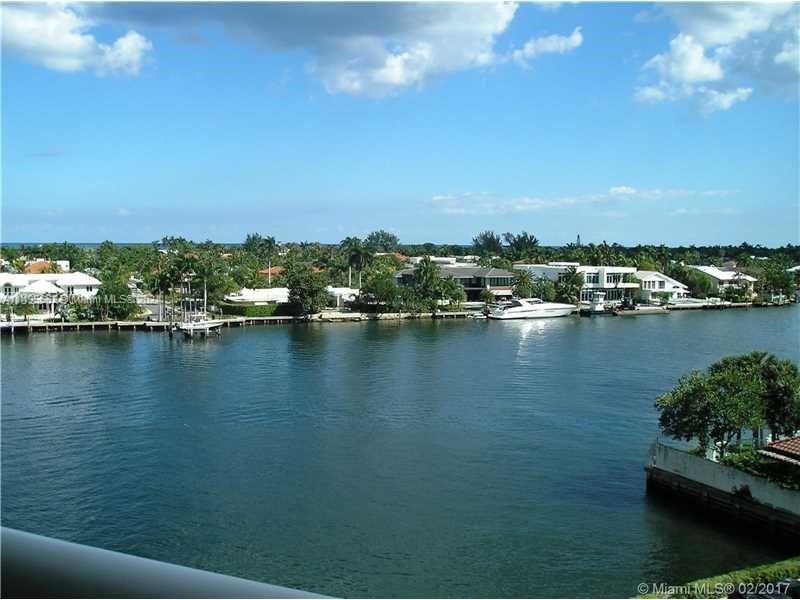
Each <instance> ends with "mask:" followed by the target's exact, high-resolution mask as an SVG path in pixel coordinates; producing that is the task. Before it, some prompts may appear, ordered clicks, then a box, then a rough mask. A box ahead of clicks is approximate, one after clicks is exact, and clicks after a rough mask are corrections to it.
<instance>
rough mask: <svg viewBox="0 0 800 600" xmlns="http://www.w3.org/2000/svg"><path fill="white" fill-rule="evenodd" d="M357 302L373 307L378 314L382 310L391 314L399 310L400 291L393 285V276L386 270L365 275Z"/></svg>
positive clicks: (375, 270) (376, 270) (373, 271)
mask: <svg viewBox="0 0 800 600" xmlns="http://www.w3.org/2000/svg"><path fill="white" fill-rule="evenodd" d="M359 300H360V301H361V302H362V303H364V304H369V305H374V306H375V307H376V309H377V310H378V311H379V312H380V311H381V310H383V309H386V310H389V311H393V312H394V311H397V310H399V308H400V305H401V298H400V289H399V288H398V287H397V284H396V283H395V280H394V274H393V273H392V272H391V271H388V270H386V269H374V270H372V271H370V272H369V273H367V278H366V281H365V282H364V285H363V286H362V287H361V292H360V294H359Z"/></svg>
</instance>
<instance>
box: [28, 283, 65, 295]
mask: <svg viewBox="0 0 800 600" xmlns="http://www.w3.org/2000/svg"><path fill="white" fill-rule="evenodd" d="M19 293H20V294H34V295H37V296H42V295H46V294H47V295H59V294H63V293H64V290H62V289H61V288H60V287H58V286H56V285H53V284H52V283H50V282H49V281H46V280H44V279H38V280H36V281H34V282H32V283H30V284H28V285H27V286H25V287H24V288H22V289H21V290H20V291H19Z"/></svg>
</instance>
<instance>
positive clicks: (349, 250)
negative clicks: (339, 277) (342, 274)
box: [339, 237, 372, 287]
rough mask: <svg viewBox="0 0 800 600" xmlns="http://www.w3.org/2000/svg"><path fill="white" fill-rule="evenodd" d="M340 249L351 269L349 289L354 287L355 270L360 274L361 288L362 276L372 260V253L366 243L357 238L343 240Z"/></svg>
mask: <svg viewBox="0 0 800 600" xmlns="http://www.w3.org/2000/svg"><path fill="white" fill-rule="evenodd" d="M339 248H340V249H341V251H342V252H343V253H344V255H345V257H346V259H347V264H348V266H349V267H350V271H349V273H348V277H347V287H353V273H352V270H353V269H355V270H356V272H357V273H358V286H359V287H361V275H362V273H363V271H364V269H365V268H366V267H367V265H369V263H370V261H371V260H372V252H370V251H369V250H368V249H367V247H366V246H365V245H364V242H362V241H361V240H360V239H359V238H357V237H347V238H345V239H343V240H342V241H341V242H340V244H339Z"/></svg>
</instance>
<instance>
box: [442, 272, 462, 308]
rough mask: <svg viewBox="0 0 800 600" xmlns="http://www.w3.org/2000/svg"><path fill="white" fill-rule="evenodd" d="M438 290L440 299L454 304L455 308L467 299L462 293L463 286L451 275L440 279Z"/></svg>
mask: <svg viewBox="0 0 800 600" xmlns="http://www.w3.org/2000/svg"><path fill="white" fill-rule="evenodd" d="M440 289H441V294H442V297H443V298H445V299H446V300H449V301H450V302H451V303H453V304H455V306H456V308H458V307H459V306H461V303H462V302H463V301H464V300H466V298H467V294H466V293H465V292H464V286H462V285H461V282H459V281H458V279H456V278H455V277H453V276H452V275H450V276H449V277H445V278H444V279H442V281H441V284H440Z"/></svg>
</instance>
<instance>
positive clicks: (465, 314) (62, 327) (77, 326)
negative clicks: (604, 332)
mask: <svg viewBox="0 0 800 600" xmlns="http://www.w3.org/2000/svg"><path fill="white" fill-rule="evenodd" d="M795 304H796V303H794V302H787V303H784V304H758V305H756V304H744V303H742V304H736V305H728V306H714V305H709V306H703V307H692V308H693V309H694V310H714V311H719V310H727V309H733V308H739V309H742V308H744V309H750V308H784V307H786V306H793V305H795ZM671 311H672V309H671V308H670V309H668V310H666V311H662V313H661V314H669V313H670V312H671ZM677 312H683V310H681V309H678V311H677ZM652 314H654V313H652V312H643V313H642V314H640V315H637V314H635V311H630V314H624V315H620V314H618V313H607V314H601V315H594V316H600V317H606V316H614V317H616V316H633V317H636V316H648V315H652ZM476 315H482V313H480V312H475V311H454V312H439V313H435V314H434V313H430V312H427V313H344V312H336V311H327V312H321V313H317V314H314V315H310V316H302V317H296V316H270V317H234V318H229V319H225V318H223V320H224V322H225V323H224V325H223V327H225V328H231V327H254V326H259V325H261V326H265V325H287V324H295V323H363V322H365V321H416V320H421V319H431V320H441V319H473V318H475V316H476ZM570 316H571V317H589V318H591V317H592V316H593V315H590V314H588V313H585V312H584V311H583V310H579V311H578V312H576V313H575V314H573V315H570ZM481 320H482V319H481ZM1 325H2V326H0V334H2V335H15V334H17V333H20V334H31V333H60V332H68V331H146V332H160V333H170V332H176V331H177V330H176V325H177V322H176V321H146V320H140V319H136V320H124V321H72V322H70V321H65V322H63V323H59V322H55V321H38V322H35V321H34V322H24V321H23V322H19V323H13V324H12V323H9V322H3V323H2V324H1Z"/></svg>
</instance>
